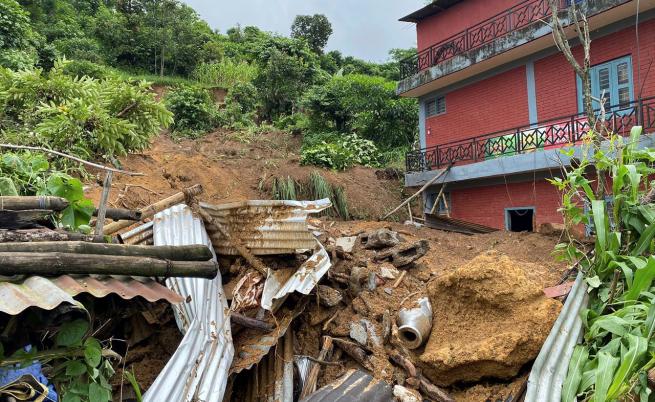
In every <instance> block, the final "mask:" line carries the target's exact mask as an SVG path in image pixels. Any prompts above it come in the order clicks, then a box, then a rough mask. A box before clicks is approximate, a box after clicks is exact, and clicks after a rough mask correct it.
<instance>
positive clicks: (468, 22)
mask: <svg viewBox="0 0 655 402" xmlns="http://www.w3.org/2000/svg"><path fill="white" fill-rule="evenodd" d="M520 2H521V0H493V1H490V0H467V1H463V2H461V3H457V4H455V5H454V6H452V7H450V8H447V9H446V10H444V11H442V12H440V13H438V14H435V15H433V16H432V17H429V18H426V19H425V20H423V21H421V22H419V23H418V24H417V25H416V33H417V44H418V50H419V51H421V50H423V49H425V48H428V47H430V46H432V45H434V44H435V43H438V42H441V41H442V40H444V39H447V38H449V37H451V36H452V35H455V34H456V33H459V32H461V31H463V30H465V29H466V28H469V27H471V26H473V25H475V24H477V23H479V22H482V21H484V20H486V19H487V18H490V17H493V16H495V15H496V14H498V13H500V12H502V11H505V10H507V9H508V8H510V7H511V6H513V5H515V4H518V3H520Z"/></svg>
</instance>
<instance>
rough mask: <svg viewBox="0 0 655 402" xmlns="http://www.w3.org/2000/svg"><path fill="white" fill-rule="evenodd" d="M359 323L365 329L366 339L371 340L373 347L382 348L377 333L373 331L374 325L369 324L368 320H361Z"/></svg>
mask: <svg viewBox="0 0 655 402" xmlns="http://www.w3.org/2000/svg"><path fill="white" fill-rule="evenodd" d="M360 322H361V323H362V325H364V327H365V328H366V332H367V333H368V338H369V339H370V340H371V343H372V344H373V346H375V347H380V346H382V340H381V339H380V337H379V336H378V334H377V332H376V331H375V325H373V323H372V322H370V321H369V320H364V319H362V320H361V321H360Z"/></svg>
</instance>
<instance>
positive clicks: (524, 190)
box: [450, 180, 564, 231]
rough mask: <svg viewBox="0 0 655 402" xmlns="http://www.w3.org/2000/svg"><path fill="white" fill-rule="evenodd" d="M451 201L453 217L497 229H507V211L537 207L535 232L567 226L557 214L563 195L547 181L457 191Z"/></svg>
mask: <svg viewBox="0 0 655 402" xmlns="http://www.w3.org/2000/svg"><path fill="white" fill-rule="evenodd" d="M450 200H451V201H450V202H451V205H450V208H451V217H453V218H456V219H462V220H465V221H468V222H473V223H477V224H480V225H486V226H490V227H493V228H497V229H505V208H519V207H535V218H536V225H537V226H536V227H535V228H534V229H535V231H536V230H537V229H538V228H539V225H541V224H542V223H563V222H564V221H563V219H562V215H561V213H559V212H558V211H557V209H558V208H559V207H560V204H561V200H562V198H561V195H560V194H559V192H558V191H557V189H556V188H555V186H553V185H552V184H550V183H548V182H547V181H546V180H538V181H536V182H532V181H530V182H523V183H509V184H507V186H506V185H505V184H500V185H493V186H485V187H473V188H469V189H463V190H453V191H451V193H450Z"/></svg>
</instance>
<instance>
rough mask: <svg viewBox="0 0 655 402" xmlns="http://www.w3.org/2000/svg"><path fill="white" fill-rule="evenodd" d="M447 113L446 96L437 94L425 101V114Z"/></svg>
mask: <svg viewBox="0 0 655 402" xmlns="http://www.w3.org/2000/svg"><path fill="white" fill-rule="evenodd" d="M444 113H446V97H445V96H437V97H436V98H434V99H430V100H429V101H427V102H425V114H427V116H428V117H430V116H437V115H440V114H444Z"/></svg>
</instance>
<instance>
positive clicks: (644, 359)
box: [551, 127, 655, 401]
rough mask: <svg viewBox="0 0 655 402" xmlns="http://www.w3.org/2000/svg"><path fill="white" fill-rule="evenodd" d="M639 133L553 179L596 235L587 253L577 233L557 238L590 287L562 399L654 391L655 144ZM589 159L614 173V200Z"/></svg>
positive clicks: (575, 216)
mask: <svg viewBox="0 0 655 402" xmlns="http://www.w3.org/2000/svg"><path fill="white" fill-rule="evenodd" d="M640 135H641V127H634V128H633V129H632V132H631V135H630V137H629V139H628V140H627V142H626V141H625V139H624V138H622V137H618V136H613V137H612V138H610V143H609V144H610V145H609V149H608V150H606V151H598V152H596V153H595V154H594V155H585V157H584V158H583V159H582V161H581V163H580V165H579V166H576V167H575V168H572V169H570V170H569V171H567V173H566V176H565V177H564V178H556V179H552V180H551V181H552V182H553V184H555V185H556V186H557V188H558V189H560V190H562V191H563V202H562V211H563V213H564V216H565V218H566V221H567V223H568V224H569V225H570V226H575V225H580V224H586V225H589V226H591V227H592V228H593V232H594V234H595V244H594V249H593V256H591V257H589V258H587V257H586V255H587V254H586V250H585V249H584V248H582V246H581V245H580V244H579V243H577V242H575V241H573V240H571V241H570V242H569V243H565V244H561V245H558V250H559V251H561V252H562V253H563V254H565V255H566V256H567V257H569V258H570V259H573V260H581V264H580V266H581V269H583V270H584V272H585V279H586V281H587V284H588V285H589V288H590V291H591V295H590V307H589V309H588V310H586V311H585V312H584V314H583V322H584V325H585V341H584V343H583V345H580V346H578V347H577V348H576V350H575V351H574V354H573V359H572V360H571V362H570V364H569V372H568V376H567V379H566V382H565V383H564V390H563V400H564V401H575V400H576V398H577V397H578V396H580V397H582V398H584V399H591V400H594V401H615V400H623V399H624V398H631V397H639V398H640V399H641V400H642V401H644V400H648V398H649V395H650V393H651V391H650V390H649V388H648V386H647V378H646V377H647V372H648V370H650V369H651V368H652V367H654V366H655V357H653V356H655V343H653V342H652V337H653V334H654V333H655V286H653V280H654V279H655V257H653V256H652V255H651V254H652V251H653V247H654V244H653V238H654V236H655V203H654V201H655V199H654V198H653V195H652V194H655V193H652V194H651V193H649V192H650V191H652V190H653V183H650V182H649V179H648V178H649V177H652V175H653V174H654V173H655V170H654V169H653V168H652V166H653V163H655V151H653V150H651V149H637V144H638V142H639V137H640ZM566 152H569V153H571V152H572V151H566ZM592 164H595V165H596V166H597V167H599V168H600V170H601V171H604V172H607V173H608V175H609V178H610V180H611V181H610V183H611V197H610V199H609V201H607V200H599V199H596V196H595V194H594V192H593V191H592V179H590V178H589V177H588V176H587V172H588V171H590V170H589V167H590V165H592ZM585 205H587V206H588V207H587V208H584V206H585Z"/></svg>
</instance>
